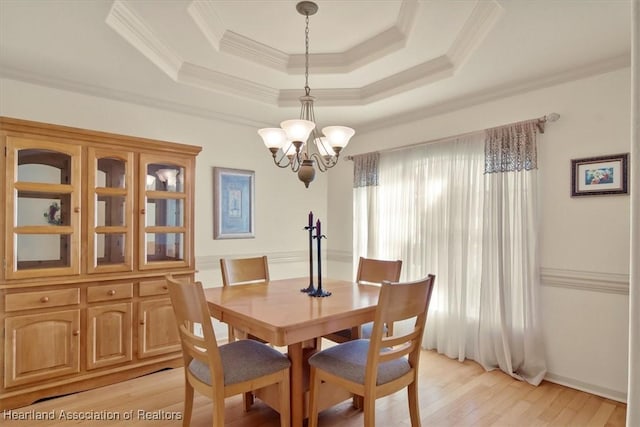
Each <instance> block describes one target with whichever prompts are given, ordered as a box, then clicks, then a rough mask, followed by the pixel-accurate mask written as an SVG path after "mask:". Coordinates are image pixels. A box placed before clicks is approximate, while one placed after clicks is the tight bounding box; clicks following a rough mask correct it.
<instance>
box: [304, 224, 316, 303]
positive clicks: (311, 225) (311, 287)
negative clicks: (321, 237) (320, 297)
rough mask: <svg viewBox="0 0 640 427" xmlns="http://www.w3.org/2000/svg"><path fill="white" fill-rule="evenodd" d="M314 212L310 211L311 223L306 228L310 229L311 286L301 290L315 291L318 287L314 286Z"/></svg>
mask: <svg viewBox="0 0 640 427" xmlns="http://www.w3.org/2000/svg"><path fill="white" fill-rule="evenodd" d="M314 228H315V227H314V226H313V212H309V225H307V226H306V227H305V228H304V229H305V230H308V231H309V286H307V287H306V288H302V289H300V292H306V293H309V292H314V291H315V290H316V289H315V288H314V287H313V243H312V242H313V229H314Z"/></svg>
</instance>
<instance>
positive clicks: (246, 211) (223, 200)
mask: <svg viewBox="0 0 640 427" xmlns="http://www.w3.org/2000/svg"><path fill="white" fill-rule="evenodd" d="M254 186H255V173H254V171H250V170H242V169H228V168H218V167H214V168H213V201H214V202H213V238H214V239H250V238H253V237H255V236H254V231H253V223H254Z"/></svg>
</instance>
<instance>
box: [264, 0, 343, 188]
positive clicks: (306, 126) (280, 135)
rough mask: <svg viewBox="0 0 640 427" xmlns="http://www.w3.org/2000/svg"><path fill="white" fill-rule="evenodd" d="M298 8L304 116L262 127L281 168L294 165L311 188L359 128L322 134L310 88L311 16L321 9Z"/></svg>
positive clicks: (307, 5)
mask: <svg viewBox="0 0 640 427" xmlns="http://www.w3.org/2000/svg"><path fill="white" fill-rule="evenodd" d="M296 10H297V11H298V13H300V14H301V15H304V16H305V22H306V25H305V31H304V35H305V52H304V66H305V71H304V79H305V84H304V95H303V96H301V97H300V104H301V108H300V118H299V119H294V120H285V121H283V122H282V123H280V127H279V128H264V129H260V130H258V134H259V135H260V136H261V137H262V140H263V141H264V144H265V145H266V146H267V148H268V149H269V151H271V155H272V156H273V162H274V163H275V164H276V166H278V167H280V168H291V170H292V171H293V172H295V173H297V174H298V179H300V181H302V182H303V183H304V186H305V187H306V188H309V183H310V182H311V181H313V179H314V178H315V176H316V166H317V168H318V169H319V170H320V172H325V171H326V170H327V169H329V168H332V167H334V166H335V165H336V164H337V163H338V158H339V156H340V151H341V150H342V149H343V148H344V147H345V146H346V145H347V144H348V143H349V139H351V137H352V136H353V135H354V134H355V131H354V130H353V129H351V128H349V127H346V126H327V127H324V128H322V134H320V132H319V131H318V129H317V128H316V118H315V114H314V112H313V102H314V100H315V98H314V97H313V96H311V95H310V92H311V89H310V88H309V16H310V15H314V14H315V13H316V12H317V11H318V5H317V4H315V3H314V2H312V1H301V2H300V3H298V4H297V5H296Z"/></svg>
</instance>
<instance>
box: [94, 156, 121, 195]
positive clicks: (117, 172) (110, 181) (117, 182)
mask: <svg viewBox="0 0 640 427" xmlns="http://www.w3.org/2000/svg"><path fill="white" fill-rule="evenodd" d="M125 170H126V162H125V161H124V160H120V159H110V158H103V159H98V171H97V173H96V187H103V188H124V182H125V180H124V179H125Z"/></svg>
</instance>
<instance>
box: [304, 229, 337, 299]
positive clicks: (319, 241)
mask: <svg viewBox="0 0 640 427" xmlns="http://www.w3.org/2000/svg"><path fill="white" fill-rule="evenodd" d="M313 238H314V239H316V243H317V245H318V249H317V252H318V288H317V289H315V290H313V291H311V292H309V293H308V294H309V296H310V297H328V296H330V295H331V292H328V291H325V290H323V289H322V251H321V250H320V247H321V244H322V239H326V238H327V236H325V235H324V234H320V220H318V222H317V223H316V235H315V236H314V237H313Z"/></svg>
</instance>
